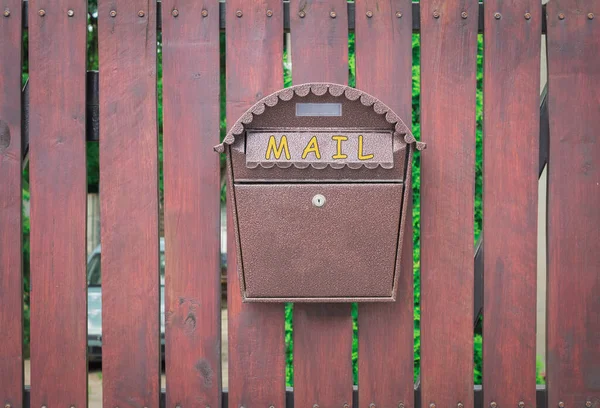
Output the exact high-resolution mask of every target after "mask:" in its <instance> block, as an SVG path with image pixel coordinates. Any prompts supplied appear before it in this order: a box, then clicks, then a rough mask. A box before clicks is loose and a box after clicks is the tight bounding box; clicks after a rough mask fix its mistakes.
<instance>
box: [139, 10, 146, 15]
mask: <svg viewBox="0 0 600 408" xmlns="http://www.w3.org/2000/svg"><path fill="white" fill-rule="evenodd" d="M145 15H146V13H144V10H140V11H138V17H144V16H145Z"/></svg>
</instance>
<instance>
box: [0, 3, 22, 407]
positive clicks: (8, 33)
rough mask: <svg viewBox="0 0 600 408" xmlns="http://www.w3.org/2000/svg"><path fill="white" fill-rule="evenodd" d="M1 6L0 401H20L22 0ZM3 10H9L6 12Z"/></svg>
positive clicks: (18, 403) (17, 404) (19, 404)
mask: <svg viewBox="0 0 600 408" xmlns="http://www.w3.org/2000/svg"><path fill="white" fill-rule="evenodd" d="M3 6H4V7H3V8H2V9H0V11H2V12H3V13H4V16H0V174H1V175H2V181H1V182H0V208H1V209H2V210H1V211H0V299H2V307H1V308H0V331H1V332H2V333H4V339H3V342H2V347H0V404H2V406H7V405H9V406H10V407H12V408H21V407H22V406H23V275H22V270H21V263H22V258H21V256H22V255H21V254H22V244H21V157H22V153H21V24H22V23H21V1H20V0H8V1H5V2H4V4H3ZM6 13H8V15H6Z"/></svg>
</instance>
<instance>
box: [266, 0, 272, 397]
mask: <svg viewBox="0 0 600 408" xmlns="http://www.w3.org/2000/svg"><path fill="white" fill-rule="evenodd" d="M267 17H273V10H271V9H269V10H267ZM269 408H273V406H270V407H269Z"/></svg>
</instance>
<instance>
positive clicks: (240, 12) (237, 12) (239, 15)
mask: <svg viewBox="0 0 600 408" xmlns="http://www.w3.org/2000/svg"><path fill="white" fill-rule="evenodd" d="M235 15H236V16H237V17H238V18H241V17H242V16H243V15H244V13H243V12H242V10H237V11H236V12H235Z"/></svg>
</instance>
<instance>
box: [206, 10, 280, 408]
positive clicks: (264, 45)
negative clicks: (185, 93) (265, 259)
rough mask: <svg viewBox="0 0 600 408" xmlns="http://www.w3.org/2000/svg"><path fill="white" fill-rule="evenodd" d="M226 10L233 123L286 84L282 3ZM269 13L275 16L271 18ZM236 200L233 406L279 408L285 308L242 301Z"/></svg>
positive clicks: (230, 258) (231, 279)
mask: <svg viewBox="0 0 600 408" xmlns="http://www.w3.org/2000/svg"><path fill="white" fill-rule="evenodd" d="M227 8H228V13H227V26H228V27H229V28H228V30H227V43H226V46H227V52H226V58H227V60H226V67H227V119H228V123H229V124H232V123H234V121H235V120H237V118H239V117H240V116H241V115H242V114H243V113H244V111H245V110H246V109H248V108H249V107H251V106H252V105H254V104H255V103H256V102H257V101H258V100H260V99H262V98H263V97H264V96H266V95H268V94H269V93H271V92H275V91H276V90H277V89H280V88H281V87H282V86H283V66H282V60H283V5H282V3H281V2H280V1H276V0H259V1H255V2H248V1H244V0H233V1H228V2H227ZM238 9H239V10H242V11H243V17H241V18H238V17H237V16H236V15H235V11H236V10H238ZM267 10H272V11H273V16H271V17H268V16H267V15H266V11H267ZM211 153H212V152H211ZM212 154H214V153H212ZM228 187H229V188H230V187H231V185H228ZM233 197H234V196H233V193H232V191H231V189H229V191H228V203H227V204H228V206H229V207H230V208H229V209H228V210H229V211H228V219H227V227H228V234H227V239H228V241H227V248H228V254H227V266H228V268H227V274H228V288H227V290H228V292H227V306H228V323H229V403H230V405H231V406H232V407H240V406H244V407H248V408H249V407H269V406H273V407H275V408H280V407H283V406H285V339H284V333H285V327H284V325H285V323H284V306H283V305H281V304H245V303H242V296H241V290H240V285H239V280H238V278H237V256H238V255H239V254H238V253H237V251H236V250H235V247H236V242H235V234H234V224H235V221H234V219H233V218H232V217H231V215H232V212H231V205H232V204H233V202H232V198H233Z"/></svg>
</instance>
